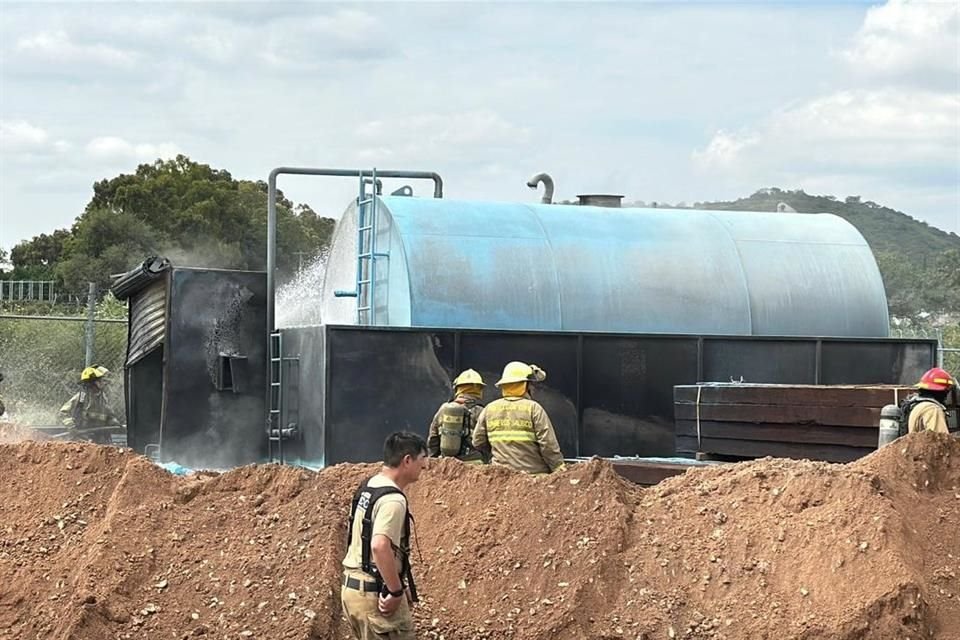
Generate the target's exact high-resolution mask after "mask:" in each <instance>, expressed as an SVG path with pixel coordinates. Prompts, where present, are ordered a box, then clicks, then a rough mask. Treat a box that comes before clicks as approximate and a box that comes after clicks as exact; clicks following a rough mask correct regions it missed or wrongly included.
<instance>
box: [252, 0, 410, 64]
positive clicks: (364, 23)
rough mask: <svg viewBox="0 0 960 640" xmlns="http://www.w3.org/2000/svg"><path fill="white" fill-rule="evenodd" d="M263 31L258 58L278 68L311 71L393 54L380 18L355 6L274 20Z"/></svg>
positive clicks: (389, 38)
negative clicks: (330, 11) (327, 12)
mask: <svg viewBox="0 0 960 640" xmlns="http://www.w3.org/2000/svg"><path fill="white" fill-rule="evenodd" d="M264 31H265V34H264V35H260V36H259V37H260V38H261V41H262V42H263V46H262V47H259V48H258V49H262V50H260V53H259V58H260V60H261V61H262V62H264V63H265V64H266V65H267V66H269V67H272V68H274V69H277V70H285V71H310V70H316V69H319V68H322V67H325V66H329V65H338V64H342V63H344V62H369V61H374V60H382V59H384V58H386V57H387V56H389V55H393V54H396V52H395V51H394V49H393V46H392V44H391V42H390V41H391V37H390V36H391V32H390V31H388V30H387V29H386V27H385V25H384V24H383V23H382V22H381V20H380V19H379V18H377V17H376V16H374V15H372V14H369V13H366V12H364V11H359V10H356V9H342V10H339V11H335V12H333V13H330V14H326V15H323V14H321V15H314V16H310V17H306V18H305V17H297V18H282V19H278V20H273V21H271V22H269V23H268V25H267V27H266V29H265V30H264Z"/></svg>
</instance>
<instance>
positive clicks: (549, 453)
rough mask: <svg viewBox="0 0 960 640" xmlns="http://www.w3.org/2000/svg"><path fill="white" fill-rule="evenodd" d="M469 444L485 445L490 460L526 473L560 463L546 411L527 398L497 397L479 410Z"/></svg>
mask: <svg viewBox="0 0 960 640" xmlns="http://www.w3.org/2000/svg"><path fill="white" fill-rule="evenodd" d="M473 446H474V447H476V448H477V449H480V450H481V451H483V450H485V449H489V450H490V452H491V455H492V462H493V463H494V464H502V465H505V466H508V467H510V468H512V469H516V470H517V471H525V472H527V473H550V472H552V471H556V470H557V469H559V468H561V467H562V466H563V454H562V453H561V452H560V445H559V444H558V443H557V434H556V433H555V432H554V430H553V424H551V422H550V418H549V416H547V412H546V411H544V410H543V407H542V406H540V404H539V403H538V402H535V401H533V400H531V399H530V398H527V397H523V398H513V397H511V398H500V399H499V400H495V401H494V402H491V403H490V404H488V405H487V406H486V408H484V410H483V411H482V412H481V413H480V417H479V418H478V419H477V426H476V427H475V428H474V430H473Z"/></svg>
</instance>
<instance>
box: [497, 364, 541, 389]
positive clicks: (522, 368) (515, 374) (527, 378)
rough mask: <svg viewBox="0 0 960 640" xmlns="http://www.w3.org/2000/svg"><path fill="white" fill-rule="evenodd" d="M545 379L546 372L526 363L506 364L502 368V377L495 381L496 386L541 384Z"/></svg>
mask: <svg viewBox="0 0 960 640" xmlns="http://www.w3.org/2000/svg"><path fill="white" fill-rule="evenodd" d="M546 379H547V372H546V371H544V370H543V369H541V368H540V367H538V366H537V365H535V364H527V363H526V362H517V361H514V362H508V363H507V366H505V367H504V368H503V375H502V376H500V379H499V380H497V383H496V386H498V387H499V386H501V385H504V384H510V383H511V382H543V381H544V380H546Z"/></svg>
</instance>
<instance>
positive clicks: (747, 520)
mask: <svg viewBox="0 0 960 640" xmlns="http://www.w3.org/2000/svg"><path fill="white" fill-rule="evenodd" d="M375 470H376V467H375V466H374V465H338V466H335V467H331V468H329V469H325V470H323V471H322V472H320V473H313V472H309V471H303V470H300V469H295V468H289V467H278V466H273V465H265V466H250V467H244V468H240V469H236V470H233V471H230V472H228V473H224V474H222V475H217V474H206V475H200V476H191V477H189V478H177V477H175V476H172V475H170V474H168V473H167V472H165V471H163V470H161V469H159V468H157V467H156V466H154V465H152V464H150V463H149V462H148V461H146V460H145V459H143V458H141V457H138V456H136V455H134V454H132V453H131V452H129V451H128V450H121V449H115V448H110V447H98V446H95V445H86V444H62V443H40V442H24V443H21V444H17V445H2V446H0V477H2V478H3V479H4V482H3V485H2V487H3V488H2V489H0V492H2V493H0V517H2V520H0V584H2V585H3V587H2V588H0V638H50V639H51V640H59V639H63V640H66V639H71V640H94V639H96V640H101V639H109V638H118V639H123V638H171V637H172V638H194V637H212V638H271V639H272V638H291V639H304V640H306V639H313V638H316V639H319V638H324V639H326V638H331V639H333V638H344V637H347V635H346V627H345V625H344V624H343V623H342V622H341V620H340V611H339V597H338V593H339V586H338V578H339V562H340V559H341V558H342V555H343V547H344V537H345V519H346V513H347V510H348V503H349V499H350V496H351V495H352V493H353V491H354V489H355V488H356V486H357V484H358V483H359V482H360V481H361V480H362V479H363V478H364V477H366V476H368V475H370V474H372V473H373V472H375ZM410 495H411V501H412V504H413V510H414V514H415V517H416V526H415V531H416V532H417V541H416V542H417V544H416V545H415V551H414V567H415V572H416V575H417V576H418V578H419V581H418V586H419V587H420V591H421V596H422V601H423V602H422V603H421V606H419V607H417V609H416V616H417V618H418V623H419V628H420V637H424V638H437V639H439V638H444V639H446V640H466V639H473V638H485V639H489V640H501V639H504V640H505V639H514V640H553V639H561V640H563V639H566V638H571V639H573V638H626V639H629V640H636V639H638V638H639V639H648V640H652V639H654V638H657V639H659V638H671V637H676V638H715V639H722V638H731V639H732V638H798V639H800V638H802V639H806V640H813V639H827V638H831V639H835V638H839V639H845V640H865V639H878V640H879V639H881V638H883V639H886V638H907V637H909V638H914V639H918V638H929V639H932V638H948V639H949V638H954V639H957V638H960V577H958V575H960V559H958V558H960V552H958V550H957V549H958V542H960V442H957V441H956V440H951V439H950V438H947V437H941V436H938V435H937V434H919V435H916V436H910V437H908V438H905V439H903V440H901V441H898V442H897V443H895V444H894V445H892V446H889V447H886V448H885V449H883V450H881V451H879V452H877V453H875V454H873V455H871V456H869V457H868V458H865V459H863V460H861V461H859V462H857V463H855V464H851V465H830V464H824V463H814V462H806V461H788V460H773V459H765V460H760V461H756V462H750V463H740V464H737V465H729V466H724V467H712V468H706V469H696V470H693V471H690V472H688V473H686V474H685V475H683V476H679V477H676V478H672V479H670V480H667V481H665V482H663V483H661V484H660V485H658V486H656V487H653V488H651V489H640V488H638V487H635V486H633V485H630V484H628V483H626V482H625V481H623V480H622V479H621V478H620V477H619V476H617V475H616V474H615V473H614V472H613V470H612V468H611V467H610V466H609V465H608V464H607V463H604V462H602V461H599V460H595V461H591V462H589V463H584V464H581V465H576V466H575V467H573V468H571V469H569V470H568V471H566V472H564V473H562V474H557V475H554V476H548V477H529V476H524V475H520V474H515V473H511V472H509V471H506V470H503V469H498V468H477V467H473V466H468V465H462V464H460V463H458V462H456V461H442V462H439V463H437V464H434V465H432V466H431V468H430V469H429V471H428V472H426V473H425V474H424V476H423V478H422V479H421V482H419V483H418V484H417V485H415V486H414V487H413V488H412V490H411V491H410ZM417 548H419V551H420V553H421V554H422V559H421V558H420V557H419V556H418V553H417V550H416V549H417Z"/></svg>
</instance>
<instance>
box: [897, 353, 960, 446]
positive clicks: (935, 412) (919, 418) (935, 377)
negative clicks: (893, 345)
mask: <svg viewBox="0 0 960 640" xmlns="http://www.w3.org/2000/svg"><path fill="white" fill-rule="evenodd" d="M916 386H917V390H918V391H917V398H916V400H915V401H914V403H913V406H912V407H911V408H910V410H909V415H908V417H907V430H908V432H909V433H914V432H916V431H939V432H940V433H949V430H948V429H947V406H946V405H947V396H948V395H949V394H950V391H951V390H953V389H955V388H956V386H957V382H956V380H954V379H953V376H951V375H950V374H949V373H947V372H946V371H944V370H943V369H940V368H939V367H934V368H933V369H930V370H929V371H927V372H926V373H925V374H923V376H922V377H921V378H920V382H918V383H917V385H916Z"/></svg>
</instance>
